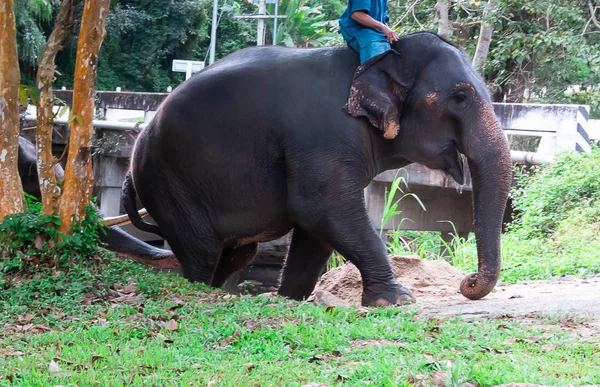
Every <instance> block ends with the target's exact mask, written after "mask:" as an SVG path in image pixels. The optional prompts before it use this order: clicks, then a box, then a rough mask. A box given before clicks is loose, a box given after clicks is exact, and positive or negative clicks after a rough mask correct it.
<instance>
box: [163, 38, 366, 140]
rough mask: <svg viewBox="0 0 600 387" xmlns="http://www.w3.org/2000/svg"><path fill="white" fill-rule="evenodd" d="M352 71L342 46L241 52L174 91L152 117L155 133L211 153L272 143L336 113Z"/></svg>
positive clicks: (351, 57) (353, 63) (352, 59)
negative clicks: (283, 134) (235, 146)
mask: <svg viewBox="0 0 600 387" xmlns="http://www.w3.org/2000/svg"><path fill="white" fill-rule="evenodd" d="M357 66H358V56H357V55H356V53H354V52H353V51H352V50H351V49H350V48H347V47H332V48H323V49H296V48H285V47H277V46H268V47H255V48H248V49H243V50H240V51H238V52H235V53H233V54H230V55H229V56H227V57H225V58H223V59H222V60H220V61H219V62H217V63H215V64H214V65H213V66H210V67H208V68H206V69H205V70H204V71H202V72H200V73H198V74H196V75H194V76H193V77H192V78H190V79H189V80H187V81H186V82H184V83H183V84H181V85H180V86H179V87H178V88H176V89H175V90H174V91H173V92H172V93H171V95H169V97H168V98H167V99H166V100H165V102H164V103H163V105H162V106H161V107H160V109H159V111H158V112H157V116H156V117H155V120H157V125H155V130H156V134H157V135H158V136H159V137H161V138H162V139H164V140H165V141H166V142H167V143H168V142H169V141H170V140H169V139H174V138H177V139H178V141H193V142H194V143H195V144H197V145H198V146H201V145H202V144H206V145H207V146H208V145H210V146H211V147H213V148H215V147H216V148H219V144H222V145H223V146H225V145H228V144H231V142H232V139H235V141H236V142H239V141H253V142H260V139H261V138H264V137H269V136H270V137H271V138H272V137H273V136H274V137H278V135H279V133H281V131H285V130H288V131H289V130H297V129H298V127H297V125H306V124H308V123H310V122H311V120H315V121H322V119H323V112H324V111H326V110H327V111H341V108H342V107H343V106H344V104H345V101H346V99H347V96H348V92H349V88H350V84H351V82H352V77H353V75H354V71H355V70H356V67H357ZM162 142H163V141H161V143H162Z"/></svg>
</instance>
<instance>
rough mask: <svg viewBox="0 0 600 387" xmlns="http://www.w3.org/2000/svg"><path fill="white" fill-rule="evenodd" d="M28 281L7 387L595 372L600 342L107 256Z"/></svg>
mask: <svg viewBox="0 0 600 387" xmlns="http://www.w3.org/2000/svg"><path fill="white" fill-rule="evenodd" d="M63 270H64V269H63ZM28 279H29V278H19V277H18V276H17V277H15V276H14V275H13V276H11V277H8V276H5V277H4V284H3V285H2V286H3V288H4V290H3V291H2V292H1V293H0V302H1V303H0V307H1V309H0V385H2V386H4V385H7V386H8V385H14V386H42V385H64V386H75V385H79V386H86V385H102V386H122V385H128V386H146V385H155V386H163V385H164V386H174V385H214V386H302V385H305V384H309V383H324V384H327V385H330V386H334V385H340V386H342V385H348V386H363V385H366V384H370V385H376V386H404V385H406V386H408V385H414V384H416V383H418V382H419V381H420V380H424V381H425V382H428V381H430V380H431V378H432V377H433V375H435V374H436V373H437V375H442V376H443V377H444V379H445V381H446V385H448V386H458V385H462V383H464V382H470V383H474V384H478V385H480V386H492V385H497V384H501V383H508V382H527V383H542V384H549V385H567V384H576V385H577V384H592V383H597V382H598V381H600V345H599V344H598V343H597V342H596V343H594V342H591V341H585V340H583V339H581V338H580V337H578V336H576V335H574V334H572V333H567V332H564V331H561V330H560V329H559V327H557V326H555V327H552V326H546V325H542V324H538V327H537V328H534V327H529V326H527V325H526V324H523V323H522V322H521V321H519V320H514V319H510V318H507V319H504V320H479V321H477V320H475V321H461V320H460V319H457V318H454V319H445V320H437V319H428V318H425V317H418V316H416V315H415V314H414V313H410V312H408V311H407V310H406V309H403V308H387V309H372V310H368V311H363V310H355V309H351V308H325V307H320V306H314V305H311V304H309V303H297V302H293V301H289V300H285V299H281V298H269V297H264V296H258V297H231V296H225V295H224V294H223V293H221V292H220V291H216V290H212V289H209V288H207V287H205V286H201V285H197V284H190V283H189V282H187V281H186V280H184V279H182V278H180V277H177V276H175V275H172V274H160V273H156V272H153V271H151V270H148V269H146V268H144V267H143V266H141V265H138V264H134V263H129V262H125V261H122V260H118V259H115V258H111V257H110V256H108V257H105V258H102V259H98V260H95V261H82V262H78V263H77V268H73V269H72V270H68V271H66V272H64V273H63V274H61V275H59V276H58V277H57V278H54V277H53V276H50V277H49V278H45V279H37V280H36V281H37V282H36V281H31V282H29V283H27V280H28ZM15 281H16V282H15ZM115 283H117V284H118V285H116V286H115ZM15 284H18V286H15ZM131 284H135V286H129V287H128V285H131ZM56 289H62V290H61V294H60V296H58V295H56V294H52V295H50V294H44V292H47V293H55V292H56ZM118 289H120V290H118ZM123 294H124V295H125V296H124V297H123V296H122V295H123ZM119 297H121V298H119ZM127 299H129V300H130V301H131V302H127ZM171 320H173V321H174V322H176V324H174V322H173V321H171ZM169 321H171V322H170V323H169ZM175 325H176V326H175ZM169 328H171V329H169ZM175 328H176V329H175ZM519 338H521V339H522V340H515V339H519ZM375 344H378V345H375ZM548 348H552V349H554V350H553V351H548ZM52 362H53V363H55V364H53V365H52V367H55V366H57V367H58V368H59V369H60V371H58V370H56V369H54V368H53V369H54V371H55V372H52V371H50V370H49V365H50V364H51V363H52ZM440 372H443V373H440ZM9 380H10V381H12V382H9Z"/></svg>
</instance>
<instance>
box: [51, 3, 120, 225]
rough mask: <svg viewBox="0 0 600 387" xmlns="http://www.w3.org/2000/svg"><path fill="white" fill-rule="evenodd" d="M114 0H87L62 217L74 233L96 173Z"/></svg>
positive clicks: (82, 216)
mask: <svg viewBox="0 0 600 387" xmlns="http://www.w3.org/2000/svg"><path fill="white" fill-rule="evenodd" d="M109 7H110V0H85V3H84V8H83V9H84V10H83V16H82V18H81V31H80V32H79V41H78V42H77V59H76V64H75V86H74V87H73V109H72V113H71V115H72V118H71V122H70V123H71V133H70V137H69V157H68V159H67V168H66V170H65V182H64V185H63V195H62V197H61V200H60V208H59V212H58V214H59V216H60V219H61V221H62V225H61V226H60V227H59V231H61V232H63V233H69V232H71V230H72V228H73V225H74V224H75V223H76V222H79V221H81V220H82V219H83V218H84V216H85V213H84V209H85V207H86V206H87V205H88V204H89V203H90V200H91V197H92V188H93V181H94V175H93V171H92V149H91V147H92V136H93V133H94V127H93V125H92V120H93V118H94V110H95V106H96V104H95V96H96V70H97V65H98V53H99V52H100V47H101V46H102V41H103V40H104V36H105V35H106V28H105V26H106V17H107V14H108V8H109Z"/></svg>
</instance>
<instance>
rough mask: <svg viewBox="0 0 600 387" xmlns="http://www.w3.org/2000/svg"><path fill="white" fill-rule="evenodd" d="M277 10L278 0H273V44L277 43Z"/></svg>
mask: <svg viewBox="0 0 600 387" xmlns="http://www.w3.org/2000/svg"><path fill="white" fill-rule="evenodd" d="M278 12H279V0H275V18H274V19H273V45H274V46H275V45H276V44H277V16H279V14H278Z"/></svg>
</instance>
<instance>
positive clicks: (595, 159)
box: [511, 148, 600, 237]
mask: <svg viewBox="0 0 600 387" xmlns="http://www.w3.org/2000/svg"><path fill="white" fill-rule="evenodd" d="M599 166H600V150H599V149H598V148H594V149H593V151H592V153H590V154H586V153H575V152H569V153H564V154H562V155H559V157H558V160H557V162H556V163H555V164H554V165H544V166H543V167H541V168H539V170H538V171H535V173H533V175H531V176H527V175H524V174H520V176H518V188H517V189H515V190H514V191H513V205H514V207H515V209H516V212H517V217H516V219H515V221H514V222H513V225H512V228H511V230H512V231H513V232H517V233H519V234H521V235H523V236H524V237H535V236H548V235H550V234H553V233H555V232H556V231H557V229H558V228H559V227H560V226H561V224H562V223H563V222H564V221H565V220H568V219H569V218H571V217H573V216H574V214H575V213H582V212H583V215H584V216H583V217H582V218H583V221H584V222H586V223H589V222H592V223H596V222H598V220H599V216H600V168H598V167H599Z"/></svg>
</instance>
